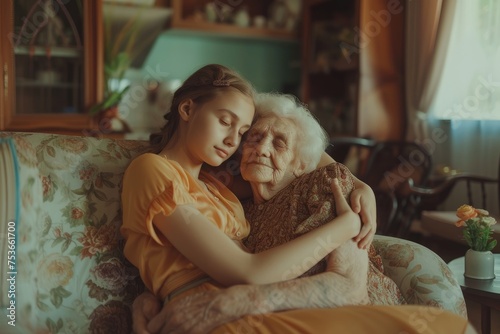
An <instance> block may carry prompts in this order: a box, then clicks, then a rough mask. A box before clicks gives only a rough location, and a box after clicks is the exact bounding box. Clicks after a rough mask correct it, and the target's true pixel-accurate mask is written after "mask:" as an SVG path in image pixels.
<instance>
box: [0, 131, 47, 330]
mask: <svg viewBox="0 0 500 334" xmlns="http://www.w3.org/2000/svg"><path fill="white" fill-rule="evenodd" d="M0 179H1V180H4V181H0V198H1V199H2V204H0V213H1V214H0V219H1V222H0V226H1V227H2V231H1V232H0V255H1V259H0V263H1V264H2V269H1V270H2V272H3V273H6V274H5V276H6V277H3V278H2V283H1V284H0V287H1V288H2V294H1V296H2V298H1V300H0V305H1V307H2V311H3V313H5V315H6V317H3V318H4V319H3V320H4V321H5V323H4V322H2V323H0V326H3V327H1V328H7V329H8V330H9V333H10V330H13V329H17V328H20V327H23V328H25V329H27V328H32V326H33V324H35V323H36V322H37V321H38V319H37V314H36V312H35V311H34V310H35V309H36V298H37V290H36V282H37V273H36V266H37V264H38V262H37V261H38V230H39V228H40V221H39V213H40V208H41V205H42V203H43V188H42V183H41V181H40V177H39V170H38V165H37V162H36V153H35V150H34V149H33V147H32V146H31V145H29V144H28V143H27V142H25V141H24V140H23V139H22V138H19V137H17V136H14V135H12V136H10V135H8V134H6V133H3V134H2V135H0ZM7 260H9V261H7ZM7 279H8V280H7ZM6 283H7V286H6V285H5V284H6ZM14 296H15V297H14ZM14 326H15V328H14Z"/></svg>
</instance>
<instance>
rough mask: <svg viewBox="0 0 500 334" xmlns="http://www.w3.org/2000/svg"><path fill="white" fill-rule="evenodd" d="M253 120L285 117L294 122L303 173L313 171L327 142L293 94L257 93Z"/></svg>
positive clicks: (325, 136)
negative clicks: (303, 165) (303, 167)
mask: <svg viewBox="0 0 500 334" xmlns="http://www.w3.org/2000/svg"><path fill="white" fill-rule="evenodd" d="M255 112H256V117H255V120H257V119H259V118H262V117H278V118H286V119H289V120H291V121H293V122H294V123H295V125H296V126H297V129H298V131H299V133H298V134H297V137H298V139H299V140H297V152H296V153H297V155H298V157H299V159H300V161H301V162H302V163H304V164H305V170H304V172H305V173H309V172H311V171H313V170H314V169H315V168H316V166H317V165H318V163H319V160H320V159H321V155H322V154H323V152H324V151H325V149H326V147H327V145H328V144H329V138H328V135H327V134H326V131H325V130H324V129H323V128H322V127H321V125H320V124H319V122H318V120H317V119H316V118H315V117H314V115H312V114H311V112H310V111H309V110H308V109H307V107H306V106H305V105H304V104H303V103H301V102H300V101H299V100H298V99H297V98H296V97H295V96H293V95H289V94H280V93H259V94H257V96H256V97H255Z"/></svg>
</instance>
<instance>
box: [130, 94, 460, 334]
mask: <svg viewBox="0 0 500 334" xmlns="http://www.w3.org/2000/svg"><path fill="white" fill-rule="evenodd" d="M256 107H257V120H256V121H255V123H254V124H253V125H252V128H251V130H250V131H249V132H248V135H247V137H246V139H245V141H244V144H243V150H242V160H241V173H242V176H243V178H244V179H245V180H247V181H248V182H249V183H250V185H251V188H252V192H253V199H252V200H251V201H249V202H248V203H245V205H244V207H245V212H246V217H247V219H248V220H249V222H250V224H251V232H250V235H249V236H248V238H247V239H246V240H245V245H246V246H247V247H248V248H249V250H250V251H253V252H261V251H264V250H266V249H269V248H273V247H275V246H278V245H280V244H282V243H285V242H288V241H289V240H292V239H293V238H295V237H297V236H299V235H301V234H303V233H307V232H308V231H310V230H312V229H314V228H316V227H317V226H320V225H321V224H324V223H326V222H328V221H330V220H331V219H332V218H334V217H335V215H336V214H335V211H336V210H335V202H334V200H333V198H334V196H333V194H332V190H331V188H330V183H331V182H332V180H334V179H336V180H340V185H341V189H342V191H343V194H344V196H345V197H347V196H349V194H350V193H351V192H352V191H353V189H354V179H353V176H352V175H351V173H350V172H349V170H348V169H347V168H346V167H345V166H343V165H341V164H338V163H335V162H333V163H331V164H329V165H327V166H325V167H323V168H319V169H315V167H316V166H317V164H318V162H319V160H320V158H321V155H322V153H323V151H324V148H325V144H326V136H325V135H324V131H323V130H322V129H321V127H320V126H319V124H318V123H317V121H316V120H315V119H314V118H313V117H312V116H311V115H310V114H309V112H308V111H307V109H305V108H304V106H302V105H301V104H300V103H297V101H296V100H295V99H293V98H291V97H289V96H285V95H277V94H261V95H259V97H258V98H257V105H256ZM269 221H274V222H276V223H275V224H269ZM266 222H267V223H266ZM321 242H325V241H319V242H318V247H321ZM371 250H373V249H371ZM318 260H320V259H307V258H306V259H304V263H305V262H313V263H316V262H318ZM308 267H310V266H308ZM296 269H299V268H290V270H289V272H284V273H283V278H284V279H286V278H288V277H296V276H297V275H296V274H294V272H295V271H297V272H303V270H302V271H300V269H299V270H296ZM313 274H314V275H313ZM302 276H303V277H302V278H298V279H293V280H288V281H284V282H280V283H274V284H268V285H237V286H233V287H231V288H228V289H223V290H219V291H209V292H202V293H196V294H191V295H188V296H187V297H180V298H177V299H174V300H172V301H171V302H169V303H168V304H166V305H165V307H164V308H163V310H162V312H161V316H159V317H156V318H155V319H154V321H153V323H152V324H150V325H151V326H150V328H151V329H153V330H162V332H163V330H165V331H166V329H167V328H168V329H169V330H172V329H175V330H177V331H179V332H190V331H193V332H200V333H203V332H208V331H209V330H210V329H212V328H214V327H216V326H219V325H221V324H223V323H227V322H230V321H234V320H236V319H240V320H238V322H239V326H241V328H242V330H243V329H247V330H248V329H255V330H257V332H258V329H259V327H260V326H259V324H260V323H261V322H265V319H264V318H262V317H258V316H256V315H261V314H264V313H271V312H277V311H284V310H292V309H305V308H327V307H333V306H343V305H352V304H367V303H369V302H370V301H369V299H368V295H369V291H368V290H367V277H368V278H369V279H368V280H369V281H370V282H372V283H374V284H372V286H378V287H379V288H380V290H379V291H375V290H374V289H371V291H370V292H371V293H370V297H371V299H372V300H371V302H372V303H377V304H401V303H402V302H403V300H402V298H401V295H400V294H399V291H398V290H397V287H396V285H395V284H394V283H393V282H392V281H391V280H390V279H389V278H387V277H385V276H383V274H382V273H381V272H380V271H378V269H377V268H376V267H375V266H374V265H373V263H372V262H370V264H369V261H368V254H367V252H366V251H365V250H362V249H358V247H357V246H356V244H355V243H354V242H352V241H348V242H346V243H345V244H344V245H342V246H340V247H339V248H337V249H336V250H335V251H334V252H332V253H331V254H330V255H329V256H327V258H326V259H323V260H321V261H320V262H319V263H318V264H317V265H316V266H314V267H313V268H312V269H310V270H309V271H308V272H306V274H304V275H302ZM305 276H308V277H305ZM383 291H385V293H381V292H383ZM377 296H378V298H376V297H377ZM134 306H135V307H141V306H140V304H135V305H134ZM410 310H412V312H415V311H416V310H415V309H395V310H394V311H393V312H390V315H389V314H384V315H382V314H381V313H379V312H378V311H379V310H376V309H374V310H373V312H374V313H373V314H370V315H369V316H370V317H374V319H372V321H376V320H375V319H376V318H377V317H381V316H382V317H384V318H386V319H392V320H396V319H399V320H398V321H401V320H403V321H405V319H408V318H405V317H409V315H408V314H406V312H409V311H410ZM155 311H156V310H155ZM155 311H153V312H152V313H155ZM179 311H180V312H179ZM141 312H143V311H142V310H136V311H135V312H134V316H135V319H136V320H137V319H139V320H144V318H141V317H140V316H142V314H141ZM405 314H406V315H405ZM137 315H139V316H137ZM251 315H253V316H251ZM445 316H450V315H443V317H445ZM342 317H343V315H340V316H339V319H342ZM319 319H320V318H319ZM365 321H366V320H365ZM406 321H407V320H406ZM406 325H408V324H406ZM391 326H392V325H391ZM436 326H437V325H436ZM306 327H307V326H306ZM410 327H411V324H410ZM431 327H432V324H431ZM304 328H305V327H304ZM342 328H344V327H342ZM357 328H361V327H357ZM391 328H392V327H391ZM394 328H396V327H394ZM405 328H406V329H408V326H406V327H405ZM385 329H387V330H389V327H388V328H385ZM389 331H390V330H389Z"/></svg>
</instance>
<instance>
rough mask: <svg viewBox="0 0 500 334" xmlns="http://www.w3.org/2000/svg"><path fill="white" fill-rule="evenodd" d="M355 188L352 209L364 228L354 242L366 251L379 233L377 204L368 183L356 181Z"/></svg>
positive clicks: (352, 196) (352, 194) (352, 195)
mask: <svg viewBox="0 0 500 334" xmlns="http://www.w3.org/2000/svg"><path fill="white" fill-rule="evenodd" d="M354 186H355V189H354V190H353V191H352V193H351V208H352V210H353V211H354V212H356V213H359V215H360V216H361V222H362V223H363V227H362V228H361V231H360V232H359V234H358V236H357V237H356V238H355V239H354V241H356V242H357V243H358V247H359V248H362V249H366V248H368V246H369V245H370V244H371V242H372V241H373V237H374V236H375V232H376V231H377V203H376V201H375V194H374V193H373V190H372V188H370V186H368V185H367V184H366V183H364V182H361V181H360V180H358V179H355V182H354Z"/></svg>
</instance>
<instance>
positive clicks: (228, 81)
mask: <svg viewBox="0 0 500 334" xmlns="http://www.w3.org/2000/svg"><path fill="white" fill-rule="evenodd" d="M231 87H232V88H236V89H237V90H239V91H240V92H241V93H242V94H244V95H246V96H249V97H251V98H252V100H253V99H254V95H255V90H254V88H253V86H252V85H251V83H250V82H248V81H246V80H245V79H243V78H242V77H241V76H240V75H239V74H238V73H236V72H235V71H233V70H231V69H229V68H227V67H225V66H223V65H218V64H210V65H205V66H203V67H202V68H200V69H199V70H197V71H196V72H194V73H193V74H191V75H190V76H189V77H188V78H187V79H186V81H184V83H183V84H182V86H181V87H179V88H178V89H177V90H176V91H175V93H174V96H173V98H172V104H171V106H170V110H168V111H167V113H166V114H165V115H164V116H163V117H164V118H165V119H166V120H167V122H166V124H165V125H164V126H163V128H162V129H161V130H160V132H158V133H154V134H151V135H150V137H149V142H150V144H151V149H150V152H152V153H159V152H161V150H162V149H163V148H164V147H165V146H166V145H167V144H168V142H169V141H170V140H171V139H172V137H173V135H174V133H175V131H176V130H177V128H178V127H179V119H180V115H179V112H178V109H179V105H180V103H181V102H182V101H185V100H186V99H191V100H193V102H194V103H196V104H202V103H206V102H208V101H210V100H211V99H213V98H214V97H215V96H216V95H217V94H218V93H220V92H223V91H225V90H227V89H229V88H231Z"/></svg>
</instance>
